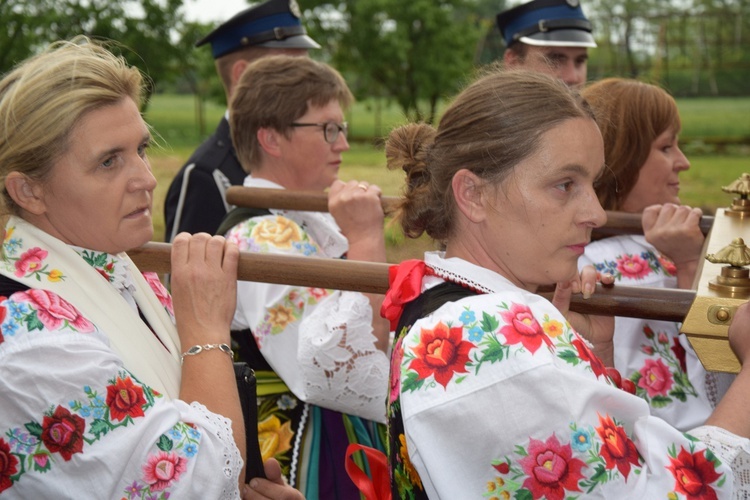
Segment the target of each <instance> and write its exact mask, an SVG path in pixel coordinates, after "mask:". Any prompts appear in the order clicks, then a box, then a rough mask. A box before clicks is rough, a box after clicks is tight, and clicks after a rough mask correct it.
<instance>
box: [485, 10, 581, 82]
mask: <svg viewBox="0 0 750 500" xmlns="http://www.w3.org/2000/svg"><path fill="white" fill-rule="evenodd" d="M497 26H498V28H500V33H501V34H502V36H503V38H504V39H505V44H506V45H507V49H506V51H505V55H504V56H503V59H504V62H505V65H506V66H507V67H509V68H523V69H528V70H532V71H539V72H542V73H547V74H550V75H553V76H556V77H558V78H560V79H561V80H563V81H564V82H565V83H566V84H567V85H569V86H571V87H581V86H583V84H584V83H586V63H587V61H588V48H589V47H596V42H595V41H594V37H593V36H592V35H591V23H590V22H589V20H588V19H587V18H586V16H585V15H584V13H583V9H582V8H581V5H580V2H579V0H533V1H531V2H527V3H524V4H521V5H518V6H517V7H514V8H512V9H508V10H506V11H503V12H501V13H500V14H498V15H497Z"/></svg>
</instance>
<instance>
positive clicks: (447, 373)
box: [409, 322, 475, 387]
mask: <svg viewBox="0 0 750 500" xmlns="http://www.w3.org/2000/svg"><path fill="white" fill-rule="evenodd" d="M473 347H475V346H474V344H472V343H471V342H467V341H465V340H463V328H462V327H455V328H450V329H448V327H447V326H446V325H445V323H442V322H441V323H438V324H437V325H435V328H434V329H432V330H427V329H424V328H423V329H422V332H421V334H420V339H419V345H418V346H416V347H415V348H414V355H415V356H416V359H414V360H413V361H412V362H411V363H410V364H409V368H410V369H412V370H415V371H416V372H417V373H418V374H419V378H421V379H425V378H427V377H428V376H430V375H434V376H435V380H436V381H437V382H438V383H439V384H440V385H442V386H443V387H447V386H448V382H449V381H450V379H451V378H452V377H453V374H454V373H467V370H466V363H468V362H469V351H471V349H472V348H473Z"/></svg>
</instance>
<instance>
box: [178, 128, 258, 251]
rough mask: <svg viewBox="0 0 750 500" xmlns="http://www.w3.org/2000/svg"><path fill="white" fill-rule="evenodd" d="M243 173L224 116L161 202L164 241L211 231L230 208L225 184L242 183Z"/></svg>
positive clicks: (184, 167)
mask: <svg viewBox="0 0 750 500" xmlns="http://www.w3.org/2000/svg"><path fill="white" fill-rule="evenodd" d="M246 175H247V174H245V171H244V170H242V167H241V166H240V163H239V161H237V155H236V154H235V151H234V146H232V139H231V137H230V135H229V122H228V121H227V119H226V117H224V118H222V120H221V122H219V126H218V127H216V131H215V132H214V134H213V135H212V136H211V137H209V138H208V139H206V141H205V142H203V144H201V145H200V146H199V147H198V149H197V150H196V151H195V152H194V153H193V155H192V156H191V157H190V159H189V160H188V161H187V163H186V164H185V166H183V167H182V169H180V171H179V172H178V173H177V176H176V177H175V178H174V180H173V181H172V184H170V186H169V190H168V191H167V198H166V200H165V201H164V222H165V224H166V230H165V239H166V241H172V239H173V238H174V237H175V236H176V235H177V234H178V233H180V232H182V231H187V232H188V233H200V232H206V233H209V234H214V233H215V232H216V229H217V228H218V227H219V224H221V221H222V219H223V218H224V216H225V215H226V214H227V212H228V211H229V210H230V209H231V208H232V206H231V205H228V204H227V202H226V200H225V197H224V193H225V192H226V190H227V188H228V187H229V186H232V185H242V181H243V180H244V179H245V177H246Z"/></svg>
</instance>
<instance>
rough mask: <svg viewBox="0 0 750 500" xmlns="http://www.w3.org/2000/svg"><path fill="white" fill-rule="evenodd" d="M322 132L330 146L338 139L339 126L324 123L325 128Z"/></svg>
mask: <svg viewBox="0 0 750 500" xmlns="http://www.w3.org/2000/svg"><path fill="white" fill-rule="evenodd" d="M323 132H324V134H325V136H326V137H325V139H326V142H329V143H331V144H333V143H334V142H336V139H338V138H339V126H338V125H336V124H335V123H333V122H328V123H326V124H325V127H323Z"/></svg>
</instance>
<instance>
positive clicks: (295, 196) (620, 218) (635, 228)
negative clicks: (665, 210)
mask: <svg viewBox="0 0 750 500" xmlns="http://www.w3.org/2000/svg"><path fill="white" fill-rule="evenodd" d="M398 200H399V198H397V197H395V196H383V197H382V201H383V211H384V212H385V214H386V215H388V214H389V213H391V212H393V209H394V208H395V206H396V203H398ZM227 202H228V203H230V204H232V205H236V206H238V207H250V208H276V209H281V210H307V211H311V212H327V211H328V194H327V193H325V192H324V191H290V190H286V189H266V188H250V187H244V186H232V187H230V188H229V189H228V190H227ZM713 221H714V218H713V217H711V216H708V215H705V216H703V217H702V218H701V221H700V227H701V231H703V234H708V231H709V230H710V229H711V225H712V224H713ZM594 232H595V233H596V234H597V236H611V235H615V234H643V228H642V226H641V216H640V214H629V213H625V212H613V211H607V223H606V224H605V225H604V226H603V227H599V228H596V229H595V230H594Z"/></svg>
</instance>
